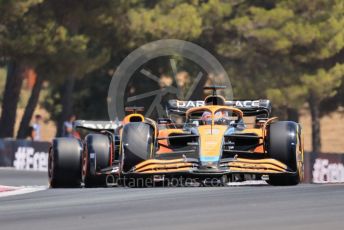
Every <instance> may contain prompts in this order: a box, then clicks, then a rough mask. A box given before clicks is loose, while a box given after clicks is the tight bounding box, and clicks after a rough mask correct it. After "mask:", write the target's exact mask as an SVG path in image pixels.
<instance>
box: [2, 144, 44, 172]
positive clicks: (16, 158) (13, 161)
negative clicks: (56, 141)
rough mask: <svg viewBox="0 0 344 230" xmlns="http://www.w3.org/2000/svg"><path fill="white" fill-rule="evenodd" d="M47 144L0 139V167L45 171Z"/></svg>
mask: <svg viewBox="0 0 344 230" xmlns="http://www.w3.org/2000/svg"><path fill="white" fill-rule="evenodd" d="M49 146H50V143H49V142H37V141H28V140H12V139H0V167H14V168H15V169H18V170H34V171H47V169H48V150H49Z"/></svg>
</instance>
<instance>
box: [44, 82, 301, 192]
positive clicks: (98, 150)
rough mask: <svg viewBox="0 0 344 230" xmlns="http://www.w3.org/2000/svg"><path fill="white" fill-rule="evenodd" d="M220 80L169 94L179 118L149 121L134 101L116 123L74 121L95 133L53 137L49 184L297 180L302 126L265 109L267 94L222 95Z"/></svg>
mask: <svg viewBox="0 0 344 230" xmlns="http://www.w3.org/2000/svg"><path fill="white" fill-rule="evenodd" d="M222 88H223V87H220V86H212V87H206V89H210V90H213V94H212V95H210V96H208V97H206V98H205V100H204V101H178V100H171V101H169V103H168V107H167V108H168V111H169V114H170V115H171V114H174V115H179V116H182V117H184V122H182V123H181V124H180V123H178V124H177V123H176V122H174V121H173V120H172V119H170V118H162V119H158V120H157V121H153V120H152V119H150V118H146V117H144V116H143V115H142V114H140V112H141V111H142V108H138V107H132V108H127V111H128V112H130V114H129V115H127V116H126V117H125V118H124V120H123V121H122V122H121V123H114V122H90V121H76V122H75V127H76V128H83V129H88V130H91V131H93V133H90V134H88V135H87V136H86V137H85V138H84V140H78V139H74V138H56V139H54V140H53V143H52V147H51V149H50V152H49V164H48V166H49V180H50V186H51V187H54V188H55V187H73V186H80V184H84V186H86V187H94V186H106V185H109V184H111V185H113V184H120V185H127V186H146V184H145V183H146V182H147V180H142V179H147V178H149V179H151V180H150V181H151V182H153V183H155V182H160V183H171V181H173V180H172V179H174V178H179V179H180V180H178V181H184V182H185V181H187V179H192V180H191V181H192V182H193V183H199V184H200V185H207V184H209V182H210V181H211V182H212V183H213V182H214V181H215V182H216V183H219V184H226V183H227V182H230V181H244V180H266V181H267V183H268V184H270V185H297V184H298V183H299V182H300V181H301V180H302V178H303V139H302V134H301V126H300V125H299V124H298V123H295V122H292V121H277V118H275V117H270V113H271V103H270V101H269V100H256V101H226V100H225V99H224V98H223V97H222V96H220V95H218V94H217V90H219V89H222ZM128 181H129V182H130V183H131V184H130V183H128ZM174 181H176V180H174Z"/></svg>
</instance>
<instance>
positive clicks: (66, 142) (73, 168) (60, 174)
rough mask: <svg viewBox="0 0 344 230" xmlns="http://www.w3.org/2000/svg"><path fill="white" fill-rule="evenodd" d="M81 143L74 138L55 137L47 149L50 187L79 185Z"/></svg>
mask: <svg viewBox="0 0 344 230" xmlns="http://www.w3.org/2000/svg"><path fill="white" fill-rule="evenodd" d="M81 154H82V145H81V143H80V141H79V140H78V139H75V138H56V139H54V140H53V144H52V146H51V148H50V150H49V157H48V176H49V183H50V187H51V188H69V187H80V182H81V176H80V171H81Z"/></svg>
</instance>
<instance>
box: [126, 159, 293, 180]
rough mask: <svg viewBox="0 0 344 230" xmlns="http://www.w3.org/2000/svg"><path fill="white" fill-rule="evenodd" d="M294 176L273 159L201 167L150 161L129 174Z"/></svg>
mask: <svg viewBox="0 0 344 230" xmlns="http://www.w3.org/2000/svg"><path fill="white" fill-rule="evenodd" d="M237 173H238V174H264V175H265V174H266V175H268V174H285V173H288V174H294V173H295V172H293V171H292V170H291V169H289V168H288V167H287V165H285V164H283V163H281V162H280V161H278V160H275V159H272V158H265V159H246V158H226V159H222V160H221V162H220V163H219V164H217V165H212V164H208V165H201V163H200V162H199V160H198V159H194V158H179V159H173V160H159V159H149V160H146V161H144V162H141V163H139V164H137V165H136V166H135V167H134V168H133V169H132V170H131V171H130V172H128V174H138V175H142V176H144V175H159V174H164V175H168V174H171V175H172V174H186V175H214V176H215V175H226V174H237Z"/></svg>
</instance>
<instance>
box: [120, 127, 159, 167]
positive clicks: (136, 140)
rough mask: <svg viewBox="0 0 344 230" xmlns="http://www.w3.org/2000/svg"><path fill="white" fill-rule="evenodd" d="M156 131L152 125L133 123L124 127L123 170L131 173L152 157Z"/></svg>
mask: <svg viewBox="0 0 344 230" xmlns="http://www.w3.org/2000/svg"><path fill="white" fill-rule="evenodd" d="M153 138H154V130H153V128H152V126H151V125H149V124H146V123H142V122H132V123H128V124H127V125H125V126H124V128H123V132H122V146H121V148H122V153H121V168H122V171H123V172H129V171H130V170H131V169H132V168H133V167H134V166H135V165H137V164H138V163H140V162H142V161H145V160H147V159H149V158H150V157H151V154H152V151H153V146H154V143H153V141H154V140H153Z"/></svg>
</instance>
